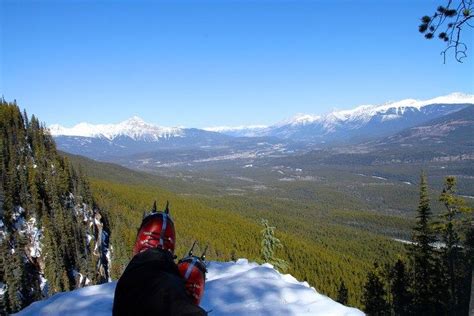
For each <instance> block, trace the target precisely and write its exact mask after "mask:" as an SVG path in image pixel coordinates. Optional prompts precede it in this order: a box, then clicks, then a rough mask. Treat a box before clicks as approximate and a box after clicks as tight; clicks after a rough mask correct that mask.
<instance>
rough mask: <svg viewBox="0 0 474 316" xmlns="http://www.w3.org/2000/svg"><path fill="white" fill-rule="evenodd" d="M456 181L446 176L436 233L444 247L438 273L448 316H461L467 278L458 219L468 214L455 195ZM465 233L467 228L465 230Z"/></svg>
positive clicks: (466, 289)
mask: <svg viewBox="0 0 474 316" xmlns="http://www.w3.org/2000/svg"><path fill="white" fill-rule="evenodd" d="M455 193H456V178H455V177H446V179H445V183H444V188H443V192H442V193H441V195H440V198H439V200H440V202H442V203H443V204H444V206H445V209H446V210H445V212H444V213H443V214H441V222H440V225H439V228H438V231H439V232H440V235H441V240H442V241H443V243H444V247H442V249H441V253H442V265H443V267H442V271H443V272H445V273H444V278H443V279H444V282H445V283H446V285H447V287H446V289H447V296H446V297H445V298H446V306H447V308H448V313H450V314H456V313H461V311H462V310H463V305H468V299H467V298H468V297H469V287H467V288H466V286H464V285H465V283H466V279H467V278H469V275H470V272H471V271H470V268H469V267H470V266H469V264H468V262H467V261H468V259H467V258H465V255H464V251H463V249H462V246H461V238H460V232H461V228H462V227H463V224H464V222H463V221H462V218H461V216H462V215H463V214H467V213H469V212H470V211H471V209H470V208H469V207H467V206H466V203H465V201H464V200H462V199H460V198H459V197H457V196H456V194H455ZM466 231H467V227H466Z"/></svg>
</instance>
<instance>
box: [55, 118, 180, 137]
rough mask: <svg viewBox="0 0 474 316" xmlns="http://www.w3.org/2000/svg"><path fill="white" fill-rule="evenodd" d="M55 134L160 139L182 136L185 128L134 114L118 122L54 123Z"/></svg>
mask: <svg viewBox="0 0 474 316" xmlns="http://www.w3.org/2000/svg"><path fill="white" fill-rule="evenodd" d="M49 130H50V131H51V134H52V135H53V136H60V135H61V136H81V137H95V138H101V137H103V138H106V139H108V140H113V139H115V138H117V137H121V136H126V137H130V138H131V139H133V140H145V141H158V140H160V139H166V138H171V137H182V136H183V135H184V129H182V128H179V127H161V126H156V125H153V124H149V123H147V122H145V121H144V120H143V119H141V118H140V117H138V116H133V117H131V118H129V119H128V120H126V121H123V122H120V123H118V124H97V125H93V124H89V123H79V124H77V125H75V126H73V127H71V128H67V127H63V126H61V125H59V124H54V125H51V126H50V127H49Z"/></svg>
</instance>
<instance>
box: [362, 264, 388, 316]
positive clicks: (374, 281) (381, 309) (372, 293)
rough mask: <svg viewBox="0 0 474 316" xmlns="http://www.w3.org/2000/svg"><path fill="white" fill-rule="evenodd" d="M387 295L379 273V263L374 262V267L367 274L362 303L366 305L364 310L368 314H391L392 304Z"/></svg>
mask: <svg viewBox="0 0 474 316" xmlns="http://www.w3.org/2000/svg"><path fill="white" fill-rule="evenodd" d="M386 296H387V292H386V291H385V288H384V285H383V283H382V280H381V278H380V276H379V274H378V264H377V263H374V269H373V270H372V271H370V272H369V273H368V274H367V282H366V283H365V285H364V294H363V296H362V304H364V306H365V308H364V311H365V312H366V313H367V315H369V316H370V315H378V316H384V315H390V306H389V304H388V303H387V300H386Z"/></svg>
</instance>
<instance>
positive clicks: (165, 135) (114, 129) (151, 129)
mask: <svg viewBox="0 0 474 316" xmlns="http://www.w3.org/2000/svg"><path fill="white" fill-rule="evenodd" d="M437 104H442V105H448V104H449V105H460V104H474V95H471V94H464V93H460V92H455V93H451V94H448V95H445V96H440V97H436V98H432V99H428V100H415V99H405V100H401V101H396V102H387V103H384V104H381V105H360V106H358V107H356V108H354V109H351V110H342V111H334V112H331V113H329V114H324V115H312V114H297V115H295V116H294V117H292V118H290V119H288V120H284V121H282V122H279V123H276V124H274V125H271V126H266V125H249V126H245V125H242V126H234V127H232V126H215V127H206V128H203V129H202V130H204V131H208V132H217V133H222V134H226V135H230V136H246V137H257V136H280V137H284V138H286V137H287V136H290V135H293V134H294V133H295V131H294V129H295V128H299V127H306V126H310V125H317V126H318V127H319V128H320V129H321V130H322V132H323V133H332V132H334V131H335V130H336V129H337V128H338V127H343V128H345V129H348V130H354V129H358V128H360V127H363V126H364V125H366V124H367V123H369V122H370V121H371V120H372V119H373V118H374V117H378V119H379V121H380V122H381V123H383V122H387V121H394V120H397V119H400V118H402V117H403V116H404V115H405V113H406V112H409V111H412V112H413V111H420V110H421V109H422V108H423V107H425V106H428V105H437ZM446 111H449V109H448V110H446ZM49 129H50V132H51V134H52V135H53V136H55V137H57V136H81V137H91V138H105V139H108V140H114V139H115V138H118V137H120V136H127V137H130V138H131V139H133V140H141V141H147V142H153V141H159V140H160V139H169V138H173V137H186V129H185V128H181V127H163V126H157V125H154V124H151V123H147V122H145V121H144V120H143V119H141V118H140V117H138V116H133V117H131V118H129V119H128V120H125V121H123V122H120V123H118V124H97V125H94V124H89V123H85V122H83V123H79V124H77V125H75V126H73V127H70V128H68V127H63V126H61V125H59V124H53V125H51V126H50V127H49ZM288 129H290V130H289V131H288Z"/></svg>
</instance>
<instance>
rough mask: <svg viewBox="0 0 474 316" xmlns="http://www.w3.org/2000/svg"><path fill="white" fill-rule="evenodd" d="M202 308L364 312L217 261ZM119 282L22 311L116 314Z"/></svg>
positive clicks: (266, 268) (258, 268)
mask: <svg viewBox="0 0 474 316" xmlns="http://www.w3.org/2000/svg"><path fill="white" fill-rule="evenodd" d="M208 269H209V272H208V275H207V281H206V291H205V294H204V298H203V301H202V304H201V306H202V307H203V308H204V309H205V310H207V311H212V312H211V313H210V315H233V316H237V315H325V316H331V315H334V316H335V315H345V316H353V315H354V316H356V315H357V316H360V315H364V313H362V312H361V311H360V310H358V309H355V308H350V307H346V306H344V305H341V304H339V303H337V302H335V301H333V300H331V299H330V298H328V297H327V296H324V295H321V294H319V293H318V292H316V290H315V289H314V288H312V287H310V286H309V285H308V283H306V282H298V281H297V280H296V279H295V278H294V277H292V276H291V275H289V274H280V273H279V272H278V271H276V270H274V269H273V267H272V266H271V265H270V264H262V265H259V264H257V263H249V262H248V260H247V259H239V260H237V262H214V261H211V262H210V263H209V266H208ZM115 284H116V283H115V282H112V283H107V284H103V285H96V286H89V287H85V288H81V289H78V290H75V291H72V292H66V293H59V294H56V295H54V296H52V297H51V298H49V299H47V300H44V301H40V302H36V303H33V304H32V305H31V306H29V307H27V308H26V309H24V310H23V311H21V312H20V313H18V315H22V316H25V315H49V316H53V315H58V316H63V315H76V316H78V315H111V311H112V303H113V298H114V290H115Z"/></svg>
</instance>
